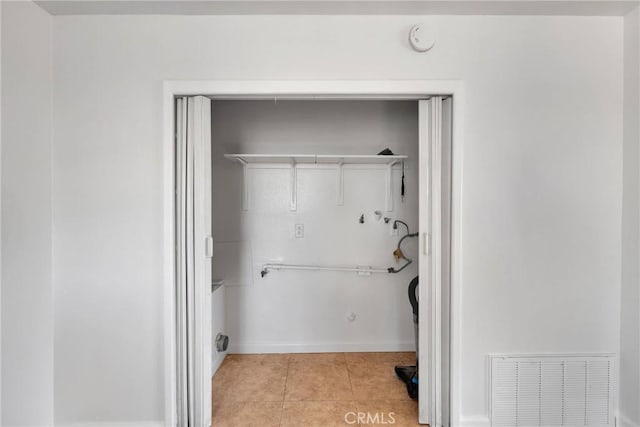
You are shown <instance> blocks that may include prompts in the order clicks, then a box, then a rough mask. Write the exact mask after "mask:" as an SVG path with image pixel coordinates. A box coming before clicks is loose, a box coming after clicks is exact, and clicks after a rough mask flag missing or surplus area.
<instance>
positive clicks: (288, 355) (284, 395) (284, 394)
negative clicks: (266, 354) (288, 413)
mask: <svg viewBox="0 0 640 427" xmlns="http://www.w3.org/2000/svg"><path fill="white" fill-rule="evenodd" d="M291 359H293V358H292V357H291V353H288V354H287V376H286V377H285V380H284V390H283V391H282V407H281V409H280V422H279V423H278V425H280V426H282V419H283V418H284V402H285V399H286V398H287V384H289V372H290V370H291V363H292V362H291Z"/></svg>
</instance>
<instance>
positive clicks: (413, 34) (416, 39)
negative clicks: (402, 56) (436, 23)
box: [409, 24, 436, 52]
mask: <svg viewBox="0 0 640 427" xmlns="http://www.w3.org/2000/svg"><path fill="white" fill-rule="evenodd" d="M409 44H410V45H411V47H412V48H413V50H415V51H416V52H427V51H429V50H430V49H431V48H432V47H433V45H435V44H436V39H435V37H434V34H433V31H432V30H431V29H430V28H429V27H428V26H427V25H425V24H417V25H414V26H413V28H411V31H409Z"/></svg>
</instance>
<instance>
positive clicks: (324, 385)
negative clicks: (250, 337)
mask: <svg viewBox="0 0 640 427" xmlns="http://www.w3.org/2000/svg"><path fill="white" fill-rule="evenodd" d="M412 364H415V353H314V354H247V355H242V354H230V355H228V356H227V357H226V358H225V360H224V362H223V363H222V366H221V367H220V369H219V370H218V372H216V374H215V376H214V377H213V379H212V385H213V414H212V415H213V425H214V426H216V427H217V426H239V427H252V426H256V427H269V426H292V427H312V426H317V427H330V426H345V425H346V426H349V425H351V426H356V425H393V426H400V427H405V426H419V424H418V422H417V419H418V404H417V402H416V401H413V400H411V399H410V398H409V396H408V395H407V391H406V388H405V386H404V384H403V383H402V382H401V381H400V380H398V379H397V378H396V376H395V373H394V371H393V367H394V366H395V365H412ZM358 413H364V414H365V416H366V414H369V415H370V418H369V419H366V418H365V419H364V420H365V422H364V423H358V420H357V417H358ZM345 416H346V418H345ZM392 421H393V422H392Z"/></svg>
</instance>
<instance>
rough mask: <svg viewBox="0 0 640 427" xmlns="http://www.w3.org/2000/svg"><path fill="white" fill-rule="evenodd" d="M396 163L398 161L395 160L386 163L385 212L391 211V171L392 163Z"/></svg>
mask: <svg viewBox="0 0 640 427" xmlns="http://www.w3.org/2000/svg"><path fill="white" fill-rule="evenodd" d="M396 163H398V161H397V160H393V161H391V162H389V163H387V179H386V187H387V188H386V202H385V205H386V206H385V210H386V211H387V212H392V211H393V186H392V184H393V183H392V175H393V174H392V172H393V165H395V164H396Z"/></svg>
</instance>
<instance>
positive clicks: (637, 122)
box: [620, 9, 640, 426]
mask: <svg viewBox="0 0 640 427" xmlns="http://www.w3.org/2000/svg"><path fill="white" fill-rule="evenodd" d="M639 71H640V12H639V9H636V10H635V11H633V12H631V13H629V14H628V15H627V16H625V18H624V135H623V136H624V139H623V141H624V146H623V154H624V163H623V197H622V201H623V204H622V306H621V325H620V414H621V418H622V419H623V421H626V422H628V423H633V425H635V426H638V425H640V246H639V237H640V235H639V232H640V231H639V227H638V226H639V225H640V210H639V204H638V196H639V194H640V186H639V185H640V176H639V175H638V170H639V160H640V159H639V157H638V156H640V152H639V150H638V148H639V144H640V103H639V100H640V72H639ZM623 425H624V424H623Z"/></svg>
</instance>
